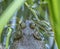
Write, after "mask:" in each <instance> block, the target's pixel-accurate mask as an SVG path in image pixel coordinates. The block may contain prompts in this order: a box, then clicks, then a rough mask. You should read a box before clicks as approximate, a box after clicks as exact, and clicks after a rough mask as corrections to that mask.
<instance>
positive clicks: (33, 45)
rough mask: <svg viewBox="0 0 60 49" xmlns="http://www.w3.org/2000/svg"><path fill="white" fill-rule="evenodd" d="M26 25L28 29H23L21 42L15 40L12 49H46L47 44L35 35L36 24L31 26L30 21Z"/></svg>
mask: <svg viewBox="0 0 60 49" xmlns="http://www.w3.org/2000/svg"><path fill="white" fill-rule="evenodd" d="M25 24H26V27H25V28H23V29H22V37H21V38H20V39H19V40H15V41H14V42H13V43H12V44H11V46H10V49H46V48H45V42H44V41H41V40H38V39H37V36H35V34H34V33H35V32H36V31H35V29H34V25H35V24H31V21H30V20H26V21H25ZM31 25H32V26H31ZM31 27H33V28H31Z"/></svg>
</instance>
